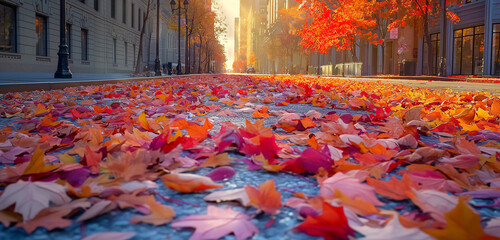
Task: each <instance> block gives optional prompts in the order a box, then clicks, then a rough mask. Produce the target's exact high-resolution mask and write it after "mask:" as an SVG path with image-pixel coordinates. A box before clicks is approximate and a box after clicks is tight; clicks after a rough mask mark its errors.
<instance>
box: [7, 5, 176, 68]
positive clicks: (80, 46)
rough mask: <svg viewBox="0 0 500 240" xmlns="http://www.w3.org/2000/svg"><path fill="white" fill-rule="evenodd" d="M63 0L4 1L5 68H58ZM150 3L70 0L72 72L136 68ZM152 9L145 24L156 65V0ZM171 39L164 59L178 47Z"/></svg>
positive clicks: (147, 48)
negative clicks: (172, 48) (60, 18)
mask: <svg viewBox="0 0 500 240" xmlns="http://www.w3.org/2000/svg"><path fill="white" fill-rule="evenodd" d="M59 4H60V1H59V0H0V72H55V70H56V68H57V58H58V56H57V52H58V50H59V9H60V8H59V7H60V5H59ZM146 7H147V0H66V29H67V31H66V36H67V37H66V39H67V44H68V46H69V53H70V56H69V58H70V61H69V66H70V69H71V71H72V72H73V73H119V72H124V73H125V72H132V71H133V70H134V68H135V60H136V58H137V53H138V51H139V38H140V30H141V28H142V27H143V19H144V17H145V15H146V11H147V9H146ZM166 7H169V6H168V4H166ZM150 8H151V9H150V13H151V14H150V18H149V20H148V21H147V23H146V26H144V27H145V28H146V29H145V34H144V39H143V46H142V47H143V54H144V55H143V57H142V59H143V63H142V65H144V66H152V65H153V63H154V59H155V55H156V54H155V53H154V51H155V42H154V41H156V39H153V36H155V35H156V34H155V33H154V31H155V30H156V11H155V9H156V1H153V4H152V6H151V7H150ZM165 12H171V11H170V10H169V11H165ZM161 29H162V30H164V31H165V32H166V33H169V32H171V31H170V30H168V29H165V28H163V27H162V28H161ZM165 35H169V34H162V38H166V39H169V38H167V37H166V36H165ZM171 38H172V37H171ZM171 38H170V42H169V41H168V40H166V41H165V42H163V40H162V44H163V45H162V49H161V50H162V52H163V54H161V55H163V56H164V58H163V59H161V58H160V59H161V60H162V63H163V61H169V58H168V57H167V56H171V55H172V54H173V53H171V52H169V51H168V49H169V48H170V47H171V46H174V44H173V42H174V40H173V39H171ZM175 40H176V39H175ZM175 42H176V41H175ZM175 46H176V44H175ZM172 58H173V57H172ZM175 59H176V58H175Z"/></svg>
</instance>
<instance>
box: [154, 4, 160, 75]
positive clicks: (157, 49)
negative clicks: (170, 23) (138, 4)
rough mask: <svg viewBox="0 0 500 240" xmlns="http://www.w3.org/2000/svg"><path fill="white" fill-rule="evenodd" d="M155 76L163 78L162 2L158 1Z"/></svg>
mask: <svg viewBox="0 0 500 240" xmlns="http://www.w3.org/2000/svg"><path fill="white" fill-rule="evenodd" d="M155 76H161V70H160V0H156V59H155Z"/></svg>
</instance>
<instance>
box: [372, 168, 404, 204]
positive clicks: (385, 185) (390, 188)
mask: <svg viewBox="0 0 500 240" xmlns="http://www.w3.org/2000/svg"><path fill="white" fill-rule="evenodd" d="M366 183H367V184H368V185H370V186H372V187H374V188H375V192H376V193H378V194H380V195H383V196H386V197H390V198H392V199H394V200H404V199H406V198H407V195H406V192H407V191H411V186H412V185H413V183H412V181H411V179H410V178H409V177H408V175H406V174H405V175H403V177H402V178H401V181H398V179H397V178H396V177H395V176H392V177H391V180H389V181H380V180H376V179H373V178H367V179H366Z"/></svg>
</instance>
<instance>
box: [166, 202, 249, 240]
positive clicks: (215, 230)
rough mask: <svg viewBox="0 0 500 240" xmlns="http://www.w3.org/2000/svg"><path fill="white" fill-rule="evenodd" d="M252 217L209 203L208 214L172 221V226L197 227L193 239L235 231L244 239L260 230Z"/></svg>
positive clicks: (234, 232)
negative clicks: (252, 220)
mask: <svg viewBox="0 0 500 240" xmlns="http://www.w3.org/2000/svg"><path fill="white" fill-rule="evenodd" d="M250 219H251V218H250V217H249V216H247V215H246V214H244V213H241V212H237V211H234V210H232V209H230V208H227V209H222V208H218V207H214V206H211V205H209V206H208V207H207V214H206V215H190V216H187V217H183V218H180V219H178V220H175V221H174V222H173V223H172V227H174V228H182V227H190V228H195V229H196V230H195V232H194V233H193V235H192V236H191V237H190V238H189V239H191V240H194V239H197V240H198V239H199V240H202V239H218V238H221V237H223V236H225V235H228V234H230V233H233V234H234V235H235V237H236V239H238V240H242V239H247V238H250V237H252V236H253V235H254V234H257V233H258V232H259V230H258V229H257V227H255V225H254V224H253V223H252V222H251V221H250Z"/></svg>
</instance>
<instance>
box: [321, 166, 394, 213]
mask: <svg viewBox="0 0 500 240" xmlns="http://www.w3.org/2000/svg"><path fill="white" fill-rule="evenodd" d="M335 190H339V191H341V192H342V193H343V194H345V195H347V196H349V197H350V198H353V199H354V198H356V197H359V198H361V199H363V200H365V201H368V202H371V203H373V204H374V205H376V206H382V205H384V203H382V202H380V201H379V200H378V199H377V196H375V190H374V188H373V187H372V186H369V185H367V184H362V183H360V182H359V181H358V179H356V178H354V177H350V176H348V175H345V174H343V173H341V172H338V173H336V174H335V175H333V176H332V177H329V178H328V179H326V180H325V181H323V183H322V184H321V187H320V189H319V191H320V195H321V196H323V197H334V196H335Z"/></svg>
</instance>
